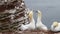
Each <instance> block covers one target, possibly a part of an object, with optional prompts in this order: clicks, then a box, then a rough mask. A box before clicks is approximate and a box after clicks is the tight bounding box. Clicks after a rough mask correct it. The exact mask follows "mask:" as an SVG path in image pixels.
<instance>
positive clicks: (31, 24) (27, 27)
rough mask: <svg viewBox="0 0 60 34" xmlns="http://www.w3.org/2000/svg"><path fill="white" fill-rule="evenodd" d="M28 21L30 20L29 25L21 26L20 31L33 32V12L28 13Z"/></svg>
mask: <svg viewBox="0 0 60 34" xmlns="http://www.w3.org/2000/svg"><path fill="white" fill-rule="evenodd" d="M28 16H29V20H30V23H29V24H26V25H23V24H22V25H21V27H20V29H21V30H23V31H24V30H34V29H35V21H34V18H33V11H30V12H29V14H28Z"/></svg>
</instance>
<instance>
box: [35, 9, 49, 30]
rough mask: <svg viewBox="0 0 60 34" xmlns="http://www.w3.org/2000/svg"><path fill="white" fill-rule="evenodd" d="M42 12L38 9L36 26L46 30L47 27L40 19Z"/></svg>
mask: <svg viewBox="0 0 60 34" xmlns="http://www.w3.org/2000/svg"><path fill="white" fill-rule="evenodd" d="M41 17H42V13H41V11H39V10H38V18H37V23H36V28H37V29H39V30H46V31H47V30H48V28H47V27H46V26H45V25H44V24H43V23H42V21H41Z"/></svg>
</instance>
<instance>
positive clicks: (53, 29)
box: [51, 21, 60, 32]
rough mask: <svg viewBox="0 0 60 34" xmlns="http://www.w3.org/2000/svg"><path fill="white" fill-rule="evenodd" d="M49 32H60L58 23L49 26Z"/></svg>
mask: <svg viewBox="0 0 60 34" xmlns="http://www.w3.org/2000/svg"><path fill="white" fill-rule="evenodd" d="M51 30H52V31H54V32H58V31H60V23H58V22H57V21H55V22H53V24H52V25H51Z"/></svg>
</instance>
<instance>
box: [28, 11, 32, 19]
mask: <svg viewBox="0 0 60 34" xmlns="http://www.w3.org/2000/svg"><path fill="white" fill-rule="evenodd" d="M28 17H29V19H30V20H31V19H32V17H33V11H30V12H29V14H28Z"/></svg>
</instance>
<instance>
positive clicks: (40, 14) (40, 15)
mask: <svg viewBox="0 0 60 34" xmlns="http://www.w3.org/2000/svg"><path fill="white" fill-rule="evenodd" d="M38 17H39V18H41V17H42V13H41V11H39V10H38Z"/></svg>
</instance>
